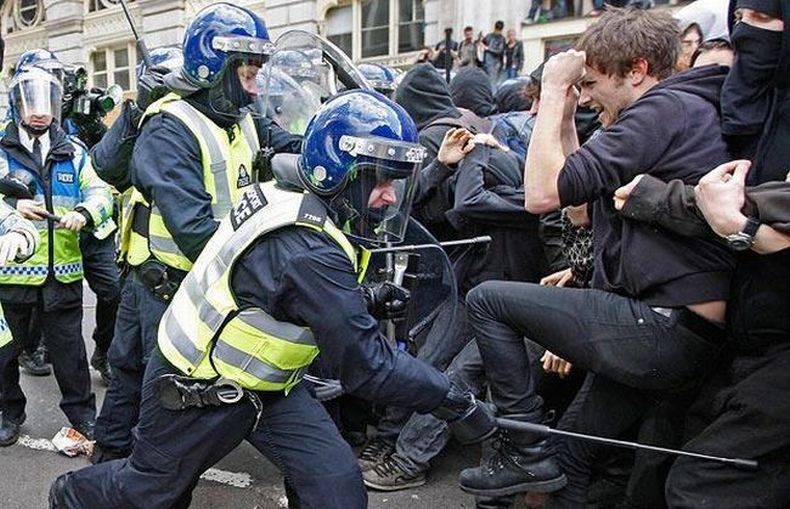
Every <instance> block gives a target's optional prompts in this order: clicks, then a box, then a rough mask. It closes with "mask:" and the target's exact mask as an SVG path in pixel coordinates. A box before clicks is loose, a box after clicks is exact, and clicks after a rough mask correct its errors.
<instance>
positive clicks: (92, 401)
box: [0, 302, 96, 425]
mask: <svg viewBox="0 0 790 509" xmlns="http://www.w3.org/2000/svg"><path fill="white" fill-rule="evenodd" d="M3 310H4V312H5V318H6V321H8V326H9V328H10V329H11V334H12V335H13V337H14V339H13V341H11V343H9V344H7V345H5V346H4V347H3V348H0V373H2V378H0V380H2V385H0V394H2V404H0V410H2V412H3V419H7V420H9V421H13V422H22V421H23V420H24V416H25V405H26V403H27V399H26V398H25V394H24V393H23V392H22V388H21V387H20V386H19V364H18V363H17V357H19V354H20V352H21V351H22V345H23V344H24V343H25V342H26V340H27V339H28V334H29V333H30V331H31V327H30V324H31V320H32V319H33V316H34V314H35V317H36V319H38V320H39V321H40V323H41V327H42V329H43V332H44V340H45V343H46V346H47V348H48V350H49V357H50V361H51V362H52V368H53V371H54V372H55V380H56V381H57V382H58V387H59V388H60V393H61V395H62V398H61V400H60V409H61V410H63V413H64V414H66V417H67V418H68V420H69V422H70V423H71V424H72V425H79V424H84V423H86V422H92V421H93V420H94V419H95V418H96V398H95V396H94V394H93V393H92V392H91V379H90V373H89V372H88V359H87V357H86V354H85V343H84V342H83V340H82V306H81V305H79V304H77V305H75V306H71V307H67V308H56V309H53V310H50V311H44V309H43V306H36V305H32V304H13V303H9V302H5V303H3ZM36 339H38V338H36Z"/></svg>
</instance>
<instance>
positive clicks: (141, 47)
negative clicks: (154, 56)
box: [119, 0, 151, 67]
mask: <svg viewBox="0 0 790 509" xmlns="http://www.w3.org/2000/svg"><path fill="white" fill-rule="evenodd" d="M119 3H120V4H121V7H122V8H123V13H124V14H125V15H126V21H128V22H129V26H130V27H131V28H132V34H134V41H135V42H136V43H137V48H138V49H139V50H140V55H142V57H143V62H145V65H146V66H148V67H151V55H149V54H148V46H146V45H145V41H144V40H143V39H142V38H141V37H140V34H139V33H138V32H137V27H136V26H135V25H134V20H133V19H132V13H131V12H129V6H128V5H126V0H120V2H119Z"/></svg>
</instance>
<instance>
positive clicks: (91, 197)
mask: <svg viewBox="0 0 790 509" xmlns="http://www.w3.org/2000/svg"><path fill="white" fill-rule="evenodd" d="M70 141H71V144H72V146H73V147H74V156H73V157H72V159H68V160H62V161H55V162H53V163H50V164H51V168H48V171H49V172H50V176H49V183H48V184H45V183H44V181H43V180H42V178H41V177H40V176H39V175H38V173H36V172H34V171H31V170H30V169H28V168H26V167H25V166H24V165H23V164H21V163H20V162H18V161H17V160H16V159H14V158H13V157H11V156H10V155H9V154H8V153H6V151H4V150H0V178H2V177H3V176H5V175H7V174H8V173H9V172H15V173H17V172H19V173H28V174H30V177H31V180H32V181H33V182H35V195H34V200H36V201H40V202H44V201H45V195H46V194H49V195H50V196H51V200H52V209H51V211H52V212H53V213H54V214H55V215H57V216H63V215H64V214H66V213H67V212H70V211H73V210H74V209H76V208H77V207H80V208H82V209H84V210H85V211H87V212H88V214H89V215H90V216H91V219H92V220H93V224H94V225H101V224H102V223H105V222H106V221H107V220H108V219H109V218H110V217H111V216H112V193H111V192H110V188H109V186H107V184H105V183H104V182H103V181H102V180H101V179H100V178H99V177H98V176H97V175H96V172H95V171H94V170H93V166H91V162H90V158H89V157H88V150H87V148H85V146H83V145H82V143H80V142H79V141H76V140H74V139H73V138H71V139H70ZM45 185H48V186H49V189H48V190H47V191H46V192H45V189H44V186H45ZM33 224H35V226H36V229H37V230H38V232H39V241H40V247H39V249H38V250H37V251H36V253H35V254H34V255H33V256H32V257H31V258H29V259H27V260H25V261H24V262H20V263H14V262H12V263H9V264H8V265H6V266H4V267H0V284H13V285H30V286H40V285H42V284H44V282H45V281H46V279H47V276H48V275H49V274H50V273H52V274H53V275H54V277H55V279H57V280H58V281H60V282H61V283H73V282H75V281H79V280H81V279H82V273H83V272H82V253H81V251H80V246H79V233H75V232H73V231H70V230H67V229H65V228H58V227H55V225H54V223H52V222H51V221H47V220H44V221H33ZM50 244H52V246H51V248H50ZM50 251H51V252H52V253H51V255H50Z"/></svg>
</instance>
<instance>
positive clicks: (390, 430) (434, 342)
mask: <svg viewBox="0 0 790 509" xmlns="http://www.w3.org/2000/svg"><path fill="white" fill-rule="evenodd" d="M443 306H444V309H443V311H442V312H441V313H439V315H438V316H437V318H436V320H435V321H434V323H433V325H431V328H430V330H429V331H428V333H427V335H426V337H425V342H424V343H423V345H422V346H421V347H420V349H419V351H418V352H417V358H418V359H421V360H423V361H425V362H426V363H428V364H430V365H431V366H433V367H435V368H436V369H439V370H444V369H445V368H446V367H447V366H448V364H450V362H451V361H452V360H453V357H455V355H456V354H457V353H458V352H459V351H461V349H463V348H464V346H465V345H466V344H467V343H469V341H470V340H471V339H472V329H471V325H470V324H469V319H468V317H467V313H466V305H465V304H463V302H461V301H459V303H458V305H457V306H456V311H455V318H454V320H453V321H452V322H451V321H450V320H451V319H452V318H453V316H452V313H451V312H450V309H449V304H443ZM411 415H412V411H411V410H407V409H404V408H400V407H394V406H389V407H387V410H386V411H385V413H384V416H383V417H382V418H381V420H380V421H379V423H378V426H377V428H376V436H377V437H378V438H380V439H382V440H384V441H386V442H388V443H390V444H394V443H395V442H396V441H397V440H398V435H399V434H400V432H401V430H402V429H403V427H404V426H405V425H406V422H407V421H408V420H409V418H410V417H411Z"/></svg>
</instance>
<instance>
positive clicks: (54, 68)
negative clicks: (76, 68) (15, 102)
mask: <svg viewBox="0 0 790 509" xmlns="http://www.w3.org/2000/svg"><path fill="white" fill-rule="evenodd" d="M30 66H36V67H38V68H40V69H44V70H45V71H47V72H48V73H50V74H52V76H53V77H55V79H57V80H58V81H59V82H60V83H61V85H62V84H63V75H64V72H65V66H64V65H63V62H61V61H60V60H58V57H56V56H55V54H54V53H52V52H51V51H49V50H46V49H43V48H39V49H30V50H27V51H25V52H24V53H22V55H21V56H20V57H19V60H17V63H16V66H15V67H14V73H15V74H16V72H18V71H19V70H21V69H24V68H25V67H30Z"/></svg>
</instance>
